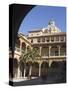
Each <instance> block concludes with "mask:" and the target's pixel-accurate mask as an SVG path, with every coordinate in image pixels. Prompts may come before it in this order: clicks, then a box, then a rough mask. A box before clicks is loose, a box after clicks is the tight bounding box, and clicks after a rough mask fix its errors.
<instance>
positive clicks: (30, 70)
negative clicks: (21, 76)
mask: <svg viewBox="0 0 68 90" xmlns="http://www.w3.org/2000/svg"><path fill="white" fill-rule="evenodd" d="M31 72H32V66H30V69H29V76H31Z"/></svg>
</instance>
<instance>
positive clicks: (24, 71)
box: [24, 68, 26, 78]
mask: <svg viewBox="0 0 68 90" xmlns="http://www.w3.org/2000/svg"><path fill="white" fill-rule="evenodd" d="M25 74H26V69H25V68H24V78H25Z"/></svg>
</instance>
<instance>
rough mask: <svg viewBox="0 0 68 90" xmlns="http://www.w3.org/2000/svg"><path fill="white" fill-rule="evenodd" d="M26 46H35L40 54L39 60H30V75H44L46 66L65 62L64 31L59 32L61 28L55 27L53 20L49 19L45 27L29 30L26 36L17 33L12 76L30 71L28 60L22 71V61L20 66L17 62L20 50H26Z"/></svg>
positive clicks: (16, 76)
mask: <svg viewBox="0 0 68 90" xmlns="http://www.w3.org/2000/svg"><path fill="white" fill-rule="evenodd" d="M28 47H30V48H36V49H37V50H38V53H39V55H40V56H41V60H35V61H33V62H32V69H31V76H32V77H40V76H42V75H46V73H47V69H48V68H50V67H53V68H58V67H59V63H61V62H66V33H65V32H61V30H60V29H59V28H57V27H56V25H55V22H54V21H52V20H51V21H49V23H48V26H47V27H46V28H42V29H37V30H32V31H29V33H28V37H25V36H24V35H23V34H21V33H20V34H18V38H17V40H16V45H15V52H14V59H15V60H16V62H15V63H16V64H14V75H13V78H16V79H17V78H23V77H24V78H25V77H27V76H28V74H29V73H30V70H29V63H30V62H27V64H26V65H27V68H26V71H24V64H23V63H22V65H20V66H19V64H18V63H19V62H20V56H21V53H22V50H24V49H26V50H27V48H28ZM10 58H11V55H10ZM10 77H11V75H10Z"/></svg>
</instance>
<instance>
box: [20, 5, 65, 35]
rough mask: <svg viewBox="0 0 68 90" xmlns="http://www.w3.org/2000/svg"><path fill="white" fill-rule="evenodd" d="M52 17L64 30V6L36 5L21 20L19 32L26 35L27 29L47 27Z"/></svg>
mask: <svg viewBox="0 0 68 90" xmlns="http://www.w3.org/2000/svg"><path fill="white" fill-rule="evenodd" d="M51 19H53V20H54V21H55V24H56V26H57V27H58V28H60V29H61V31H62V32H65V31H66V8H65V7H54V6H36V7H34V8H33V9H32V10H31V11H30V12H29V13H28V14H27V15H26V16H25V18H24V20H22V22H21V25H20V27H19V32H22V33H23V34H25V35H27V34H28V31H32V30H35V29H39V28H43V27H47V25H48V22H49V20H51Z"/></svg>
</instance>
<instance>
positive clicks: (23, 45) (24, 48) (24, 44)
mask: <svg viewBox="0 0 68 90" xmlns="http://www.w3.org/2000/svg"><path fill="white" fill-rule="evenodd" d="M22 50H26V43H25V42H22Z"/></svg>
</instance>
